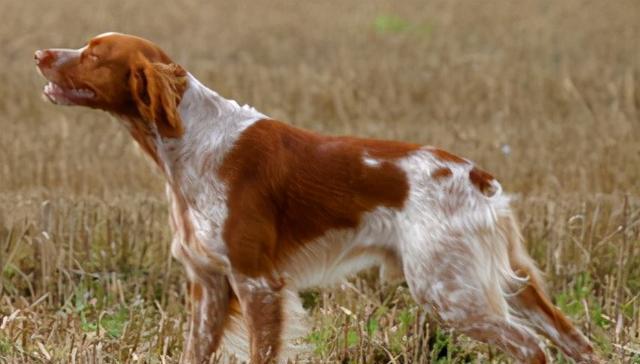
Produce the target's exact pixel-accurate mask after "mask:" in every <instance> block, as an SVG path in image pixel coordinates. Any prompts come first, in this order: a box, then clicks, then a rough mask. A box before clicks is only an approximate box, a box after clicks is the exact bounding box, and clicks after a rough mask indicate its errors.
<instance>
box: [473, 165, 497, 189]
mask: <svg viewBox="0 0 640 364" xmlns="http://www.w3.org/2000/svg"><path fill="white" fill-rule="evenodd" d="M469 180H471V183H473V185H474V186H476V187H477V188H478V190H480V192H482V193H483V194H484V195H487V196H492V195H493V194H494V193H495V188H494V186H493V183H492V182H493V180H494V178H493V176H492V175H490V174H489V173H487V172H485V171H483V170H481V169H480V168H476V167H473V169H471V171H469Z"/></svg>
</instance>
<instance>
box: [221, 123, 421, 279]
mask: <svg viewBox="0 0 640 364" xmlns="http://www.w3.org/2000/svg"><path fill="white" fill-rule="evenodd" d="M418 148H419V146H417V145H414V144H408V143H401V142H390V141H378V140H366V139H357V138H350V137H329V136H322V135H319V134H316V133H312V132H309V131H305V130H301V129H298V128H294V127H292V126H289V125H286V124H284V123H281V122H278V121H274V120H261V121H258V122H256V123H255V124H254V125H252V126H251V127H249V128H248V129H247V130H245V131H244V132H243V134H242V135H241V136H240V138H239V140H238V141H237V142H236V144H235V146H234V148H233V149H232V150H231V151H230V152H229V154H228V155H227V156H226V157H225V159H224V162H223V165H222V166H221V168H220V170H219V174H220V176H221V178H222V179H224V180H225V181H226V182H227V185H228V186H229V188H230V189H229V193H228V196H229V200H228V209H229V216H228V219H227V221H226V224H225V226H224V233H223V234H224V240H225V243H226V244H227V248H228V250H229V258H230V260H231V263H232V265H233V267H234V268H235V269H238V270H239V271H240V272H242V273H244V274H246V275H249V276H257V275H261V274H265V273H269V272H274V271H276V267H277V266H278V265H279V264H280V263H282V262H283V260H284V259H286V257H287V256H290V254H291V253H293V250H295V249H296V248H298V247H300V246H302V245H303V244H305V243H307V242H309V241H311V240H313V239H314V238H318V237H320V236H322V235H323V234H324V233H325V232H326V231H327V230H330V229H343V228H355V227H356V226H358V224H359V223H360V219H361V217H362V215H363V214H364V213H366V212H368V211H372V210H373V209H375V208H376V207H380V206H384V207H389V208H396V209H399V208H401V207H402V206H403V204H404V202H405V200H406V198H407V196H408V192H409V183H408V181H407V177H406V175H405V173H404V171H402V170H401V169H400V168H398V167H397V166H396V165H395V164H394V163H393V160H395V159H397V158H401V157H404V156H406V155H408V154H409V153H411V152H413V151H415V150H417V149H418ZM365 155H367V156H369V157H372V158H377V159H379V164H378V165H374V166H370V165H366V164H365V163H364V162H363V157H364V156H365Z"/></svg>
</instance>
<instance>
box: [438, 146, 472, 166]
mask: <svg viewBox="0 0 640 364" xmlns="http://www.w3.org/2000/svg"><path fill="white" fill-rule="evenodd" d="M429 151H430V152H431V154H433V156H434V157H436V158H438V159H440V160H441V161H443V162H451V163H457V164H465V163H469V162H468V161H466V160H465V159H462V158H460V157H458V156H457V155H455V154H451V153H449V152H447V151H446V150H442V149H437V148H431V149H429Z"/></svg>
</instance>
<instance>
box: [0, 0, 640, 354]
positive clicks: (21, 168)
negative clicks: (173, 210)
mask: <svg viewBox="0 0 640 364" xmlns="http://www.w3.org/2000/svg"><path fill="white" fill-rule="evenodd" d="M0 13H1V14H2V15H0V19H1V22H0V46H1V47H0V48H1V49H2V51H1V52H0V65H1V68H0V69H1V71H0V363H176V362H177V361H178V359H179V356H180V352H181V348H182V344H183V332H184V330H185V329H186V312H187V304H188V303H187V302H185V299H184V297H185V290H186V283H185V278H184V277H185V276H184V274H183V272H182V269H181V267H180V266H179V264H178V263H177V262H175V261H173V260H172V258H171V256H170V254H169V229H168V226H167V206H166V203H165V200H164V195H163V181H162V179H161V178H160V176H159V175H158V174H157V173H156V171H155V170H154V168H153V167H152V166H151V164H150V163H148V162H147V160H146V159H145V157H144V156H143V155H142V154H141V153H140V152H139V151H138V150H137V149H136V148H137V147H136V146H135V145H134V144H133V142H132V141H131V140H130V137H129V136H128V134H126V132H125V131H124V129H123V128H121V127H120V126H119V125H118V123H117V122H116V121H115V120H114V119H112V118H110V117H109V116H108V115H106V114H105V113H101V112H97V111H92V110H87V109H80V108H63V107H57V106H53V105H51V104H48V103H45V102H43V101H42V99H41V97H40V92H41V89H42V86H43V85H44V81H43V79H41V78H40V77H39V76H38V75H37V73H36V71H35V67H34V64H33V59H32V57H33V56H32V55H33V51H34V50H35V49H37V48H45V47H79V46H81V45H82V44H83V43H84V42H85V41H86V40H87V39H89V38H90V37H91V36H94V35H96V34H98V33H102V32H105V31H113V30H115V31H121V32H128V33H134V34H138V35H141V36H144V37H147V38H150V39H152V40H154V41H156V42H157V43H158V44H160V45H161V46H162V47H163V48H164V49H166V50H167V51H168V53H169V54H170V55H172V56H173V57H174V59H175V60H176V61H178V62H179V63H180V64H182V65H183V66H185V68H187V69H188V70H190V71H191V72H192V73H194V74H195V75H196V77H198V78H199V79H200V80H201V81H203V82H204V83H205V84H207V85H208V86H210V87H211V88H213V89H215V90H217V91H218V92H219V93H221V94H222V95H225V96H227V97H229V98H233V99H236V100H238V101H239V102H241V103H248V104H251V105H253V106H255V107H257V108H258V109H259V110H261V111H263V112H265V113H266V114H268V115H270V116H272V117H275V118H278V119H281V120H286V121H290V122H291V123H293V124H295V125H299V126H303V127H306V128H309V129H313V130H317V131H321V132H325V133H332V134H357V135H361V136H374V137H378V138H393V139H402V140H408V141H413V142H419V143H424V144H431V145H436V146H439V147H443V148H445V149H447V150H450V151H453V152H455V153H457V154H460V155H463V156H465V157H468V158H470V159H472V160H475V161H476V162H478V164H480V165H481V166H482V167H483V168H484V169H486V170H489V171H491V172H492V173H493V174H494V175H495V176H497V177H498V178H499V179H500V181H501V182H502V184H503V186H504V187H505V189H506V190H508V191H510V193H512V194H513V195H514V197H515V202H514V205H515V207H516V210H517V212H518V215H519V217H520V220H521V222H522V226H523V230H524V236H525V237H526V241H527V248H528V249H529V251H530V252H531V254H532V255H533V256H534V257H535V258H536V260H537V261H538V262H539V264H540V266H541V268H542V270H543V271H544V272H545V274H546V279H547V281H548V282H549V284H548V290H549V291H550V292H551V294H552V296H553V298H554V301H555V303H556V304H557V305H559V306H560V307H561V308H562V310H564V311H565V312H566V313H567V314H568V315H570V316H571V318H572V319H573V320H574V321H575V322H576V323H577V325H579V326H580V327H581V328H582V330H584V332H585V333H587V334H588V336H589V337H590V338H591V339H592V340H593V342H594V343H595V344H596V346H597V348H598V351H600V352H601V353H602V355H603V357H605V358H608V359H607V362H609V363H640V142H639V140H640V2H638V1H636V0H616V1H581V0H564V1H554V0H539V1H517V2H516V1H509V2H507V1H492V2H488V1H462V0H455V1H447V0H428V1H427V0H424V1H422V0H405V1H391V0H389V1H381V0H375V1H360V2H346V1H339V0H330V1H313V2H311V1H308V2H303V1H295V2H294V1H287V0H275V1H274V0H270V1H266V0H259V1H246V0H242V1H224V2H223V1H206V0H185V1H179V2H178V1H156V0H138V1H126V2H125V1H115V0H108V1H107V0H105V1H100V2H98V1H95V2H94V1H74V0H59V1H56V2H45V1H39V0H29V1H26V0H25V1H13V0H0ZM303 299H304V303H305V306H306V308H307V309H308V310H309V313H310V321H311V325H312V327H313V330H312V331H311V332H310V333H309V337H308V341H309V343H310V344H312V345H313V349H312V350H311V355H310V358H308V359H303V360H301V362H321V363H325V362H327V363H469V362H473V363H478V362H479V363H502V362H509V360H508V359H506V358H505V357H504V356H502V355H501V354H500V353H499V352H497V350H495V349H492V348H490V347H488V346H486V345H482V344H478V343H477V342H473V341H471V340H469V339H467V338H466V337H464V336H459V335H455V334H452V333H451V332H450V331H448V330H447V329H446V328H438V327H435V326H433V325H430V324H429V322H430V321H429V320H428V318H426V317H425V316H424V314H423V313H422V311H421V310H420V309H419V308H418V307H416V305H414V304H413V302H412V300H411V298H410V296H409V294H408V291H407V288H406V286H404V285H399V286H387V285H382V284H381V283H380V282H378V280H377V278H376V275H375V272H365V273H363V274H361V275H360V276H358V277H356V278H354V279H352V280H349V281H346V282H345V283H343V284H341V285H340V286H338V287H334V288H331V289H325V290H317V291H316V290H314V291H309V292H305V293H304V294H303ZM550 355H551V356H552V357H554V358H556V359H555V362H557V363H566V362H567V361H566V360H565V359H563V358H562V355H561V354H558V353H557V352H556V351H555V349H552V350H551V352H550ZM225 360H226V359H223V360H221V362H225Z"/></svg>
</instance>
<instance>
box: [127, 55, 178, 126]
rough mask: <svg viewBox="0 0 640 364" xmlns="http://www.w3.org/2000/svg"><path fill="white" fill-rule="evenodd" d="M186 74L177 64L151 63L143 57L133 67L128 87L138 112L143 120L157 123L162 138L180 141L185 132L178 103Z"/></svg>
mask: <svg viewBox="0 0 640 364" xmlns="http://www.w3.org/2000/svg"><path fill="white" fill-rule="evenodd" d="M186 74H187V73H186V71H185V70H184V69H183V68H182V67H180V66H179V65H177V64H173V63H172V64H164V63H151V62H149V61H148V60H147V59H146V58H144V57H142V56H141V57H139V59H138V60H137V61H136V62H135V63H134V64H133V65H132V66H131V74H130V76H129V87H130V89H131V95H132V98H133V101H134V103H135V106H136V109H137V110H138V112H139V113H140V116H142V118H143V119H144V120H146V121H147V122H149V123H155V125H156V127H157V130H158V133H160V135H162V136H163V137H166V138H178V137H180V136H182V134H183V133H184V128H183V125H182V120H181V119H180V114H179V113H178V104H179V103H180V99H181V98H182V93H183V92H184V89H185V83H186V79H185V76H186Z"/></svg>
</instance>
